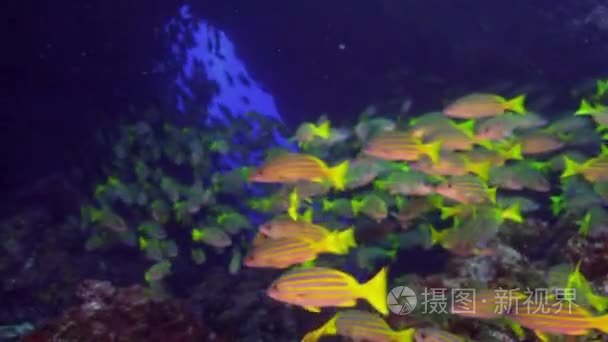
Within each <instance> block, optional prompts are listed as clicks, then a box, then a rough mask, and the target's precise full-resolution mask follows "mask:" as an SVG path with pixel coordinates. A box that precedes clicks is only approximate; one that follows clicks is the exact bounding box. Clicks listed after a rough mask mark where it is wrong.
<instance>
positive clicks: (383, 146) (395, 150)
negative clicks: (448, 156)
mask: <svg viewBox="0 0 608 342" xmlns="http://www.w3.org/2000/svg"><path fill="white" fill-rule="evenodd" d="M440 150H441V141H434V142H430V143H424V142H423V141H422V139H421V138H417V137H415V136H413V135H412V134H411V133H409V132H397V131H390V132H384V133H381V134H380V135H378V136H376V137H375V138H373V139H372V140H371V141H370V142H369V144H368V145H367V146H366V147H365V149H364V151H363V153H364V154H366V155H368V156H372V157H375V158H378V159H382V160H393V161H417V160H420V159H421V158H422V156H427V157H429V158H430V159H431V161H433V162H437V161H439V151H440Z"/></svg>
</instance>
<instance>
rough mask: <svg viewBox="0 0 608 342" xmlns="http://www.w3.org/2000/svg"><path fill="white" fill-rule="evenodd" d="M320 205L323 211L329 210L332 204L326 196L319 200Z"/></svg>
mask: <svg viewBox="0 0 608 342" xmlns="http://www.w3.org/2000/svg"><path fill="white" fill-rule="evenodd" d="M321 206H322V208H323V209H322V210H323V211H330V210H331V209H332V208H333V207H334V204H333V203H332V202H331V201H330V200H328V199H327V198H324V199H323V201H321Z"/></svg>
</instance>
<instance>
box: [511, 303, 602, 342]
mask: <svg viewBox="0 0 608 342" xmlns="http://www.w3.org/2000/svg"><path fill="white" fill-rule="evenodd" d="M506 317H507V318H509V319H511V320H513V321H515V322H517V323H519V324H521V325H522V326H524V327H526V328H528V329H531V330H534V332H535V333H536V334H537V335H538V336H539V337H540V338H541V340H542V339H543V336H544V334H556V335H559V334H561V335H572V336H583V335H587V334H589V333H590V332H591V330H592V329H597V330H600V331H601V332H603V333H604V334H608V315H604V316H593V315H592V314H591V313H590V312H589V311H587V310H586V309H584V308H583V307H581V306H579V305H576V304H571V305H569V304H568V302H566V301H564V302H562V303H561V304H560V303H559V302H556V301H555V300H547V301H546V302H543V303H542V306H541V303H538V304H535V302H531V303H527V302H526V301H519V302H518V303H517V304H516V305H514V306H513V307H511V310H510V311H509V313H508V315H507V316H506Z"/></svg>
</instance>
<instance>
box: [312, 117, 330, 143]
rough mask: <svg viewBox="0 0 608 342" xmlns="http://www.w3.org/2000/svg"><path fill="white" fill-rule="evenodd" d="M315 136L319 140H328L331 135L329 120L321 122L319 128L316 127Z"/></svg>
mask: <svg viewBox="0 0 608 342" xmlns="http://www.w3.org/2000/svg"><path fill="white" fill-rule="evenodd" d="M315 134H316V135H317V136H318V137H319V138H323V139H329V136H330V134H331V124H330V122H329V120H327V121H323V122H322V123H321V124H319V126H316V127H315Z"/></svg>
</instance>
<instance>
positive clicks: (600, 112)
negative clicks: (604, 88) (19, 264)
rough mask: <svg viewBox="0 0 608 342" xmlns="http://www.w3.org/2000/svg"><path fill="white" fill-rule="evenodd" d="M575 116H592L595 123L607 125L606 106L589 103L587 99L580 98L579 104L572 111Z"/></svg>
mask: <svg viewBox="0 0 608 342" xmlns="http://www.w3.org/2000/svg"><path fill="white" fill-rule="evenodd" d="M574 115H576V116H580V115H589V116H591V118H593V121H595V123H596V124H598V125H600V126H608V107H606V106H604V105H602V104H601V103H596V104H591V103H590V102H589V101H587V100H585V99H583V100H581V105H580V106H579V108H578V110H577V111H576V112H575V113H574Z"/></svg>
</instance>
